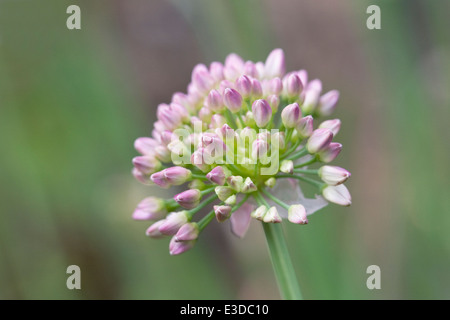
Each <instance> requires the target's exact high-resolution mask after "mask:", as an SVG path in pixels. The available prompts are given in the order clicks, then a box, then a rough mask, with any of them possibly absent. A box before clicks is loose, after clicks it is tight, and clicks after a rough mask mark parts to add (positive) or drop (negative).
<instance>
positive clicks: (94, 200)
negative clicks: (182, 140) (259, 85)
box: [0, 0, 450, 299]
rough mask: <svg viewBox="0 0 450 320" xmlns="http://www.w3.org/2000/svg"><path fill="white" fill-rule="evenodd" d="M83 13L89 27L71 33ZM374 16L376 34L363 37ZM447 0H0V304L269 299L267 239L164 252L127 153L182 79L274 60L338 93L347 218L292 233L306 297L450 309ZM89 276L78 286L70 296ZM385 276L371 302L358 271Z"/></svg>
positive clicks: (214, 237) (220, 240) (217, 236)
mask: <svg viewBox="0 0 450 320" xmlns="http://www.w3.org/2000/svg"><path fill="white" fill-rule="evenodd" d="M70 4H77V5H79V6H80V7H81V12H82V29H81V30H79V31H69V30H68V29H67V28H66V19H67V17H68V14H66V8H67V7H68V6H69V5H70ZM370 4H377V5H379V6H380V8H381V18H382V29H381V30H368V29H367V28H366V19H367V18H368V16H369V15H368V14H366V9H367V7H368V6H369V5H370ZM449 12H450V2H449V1H447V0H434V1H425V0H422V1H419V0H396V1H388V0H377V1H375V0H372V1H366V0H364V1H363V0H340V1H336V0H321V1H315V0H302V1H294V0H292V1H289V0H276V1H275V0H273V1H269V0H261V1H257V0H216V1H209V0H196V1H187V0H173V1H163V0H155V1H145V0H127V1H124V0H122V1H120V0H96V1H87V0H76V1H65V0H35V1H31V0H20V1H19V0H0V299H278V298H279V294H278V290H277V287H276V283H275V279H274V276H273V273H272V268H271V264H270V260H269V257H268V253H267V248H266V244H265V239H264V235H263V232H262V230H261V229H262V228H261V226H260V225H259V224H258V223H256V222H254V223H253V224H252V226H251V228H250V230H249V232H248V234H247V236H246V237H245V239H242V240H241V239H236V238H234V237H233V236H232V235H231V234H230V232H229V230H228V226H219V225H218V224H217V223H212V225H211V226H210V227H208V228H207V229H206V232H205V234H204V235H202V237H201V239H200V241H198V243H197V245H196V247H195V249H193V250H191V251H190V252H188V253H186V254H184V255H181V256H178V257H171V256H169V254H168V241H166V240H151V239H148V238H146V237H145V235H144V231H145V229H146V227H147V224H146V223H145V222H135V221H133V220H132V219H131V213H132V211H133V209H134V207H135V205H136V204H137V202H138V201H139V200H141V199H142V198H144V197H146V196H148V195H150V194H159V195H164V196H169V194H164V193H163V192H162V191H160V190H157V189H155V188H152V187H145V186H142V185H140V184H139V183H138V182H137V181H135V180H134V179H133V177H132V176H131V174H130V170H131V158H132V157H133V156H134V155H136V152H135V150H134V149H133V141H134V139H135V138H136V137H139V136H145V135H149V134H150V131H151V124H152V121H153V119H154V114H155V109H156V106H157V104H158V103H161V102H167V101H169V100H170V97H171V94H172V93H173V92H175V91H184V90H185V88H186V85H187V83H188V82H189V79H190V72H191V70H192V67H193V66H194V65H195V64H197V63H199V62H203V63H210V62H211V61H214V60H218V61H223V60H224V58H225V56H226V55H227V54H228V53H230V52H236V53H238V54H240V55H242V56H243V57H244V58H246V59H249V60H253V61H258V60H263V59H265V57H266V55H267V54H268V53H269V52H270V50H271V49H273V48H276V47H281V48H283V49H284V50H285V53H286V57H287V69H288V70H289V69H300V68H305V69H307V70H308V71H309V73H310V75H311V77H313V78H315V77H317V78H320V79H321V80H322V81H323V83H324V85H325V89H326V90H330V89H338V90H340V92H341V100H340V104H339V107H338V109H337V112H336V113H335V115H336V117H339V118H341V119H342V121H343V128H342V131H341V132H340V133H339V141H340V142H342V143H343V144H344V150H343V152H342V153H341V156H340V157H339V158H338V161H337V162H336V164H337V165H341V166H344V167H346V168H347V169H349V170H350V171H351V172H352V174H353V175H352V178H351V180H350V181H349V183H348V187H349V189H350V191H351V193H352V196H353V205H352V206H351V207H350V208H340V207H338V206H335V205H330V206H328V207H327V208H325V209H323V210H322V211H320V212H318V213H316V214H315V215H314V216H312V217H311V219H310V224H309V225H308V226H307V227H299V226H294V225H287V224H286V225H285V231H286V235H287V237H288V241H289V242H288V243H289V248H290V251H291V253H292V256H293V260H294V264H295V266H296V270H297V273H298V277H299V280H300V283H301V287H302V291H303V294H304V296H305V298H307V299H433V298H434V299H444V298H446V299H449V298H450V235H449V230H450V209H449V208H450V197H449V195H450V169H449V163H450V161H449V160H450V129H449V119H450V95H449V92H450V90H449V84H450V41H449V40H450V38H449V30H450V20H449V19H448V13H449ZM72 264H76V265H79V266H80V267H81V278H82V289H81V290H72V291H71V290H68V289H67V288H66V279H67V276H68V275H67V274H66V268H67V266H69V265H72ZM372 264H375V265H379V266H380V268H381V287H382V288H381V290H372V291H371V290H368V289H367V287H366V279H367V277H368V275H367V274H366V268H367V267H368V266H369V265H372Z"/></svg>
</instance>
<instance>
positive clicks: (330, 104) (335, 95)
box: [318, 90, 339, 117]
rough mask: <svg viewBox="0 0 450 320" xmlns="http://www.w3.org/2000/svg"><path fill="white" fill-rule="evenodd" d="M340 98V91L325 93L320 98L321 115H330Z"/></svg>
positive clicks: (319, 110) (319, 108)
mask: <svg viewBox="0 0 450 320" xmlns="http://www.w3.org/2000/svg"><path fill="white" fill-rule="evenodd" d="M338 100H339V91H337V90H331V91H329V92H327V93H325V94H324V95H323V96H322V97H320V100H319V107H318V113H319V115H320V116H325V117H326V116H329V115H330V114H332V113H333V111H334V109H336V105H337V102H338Z"/></svg>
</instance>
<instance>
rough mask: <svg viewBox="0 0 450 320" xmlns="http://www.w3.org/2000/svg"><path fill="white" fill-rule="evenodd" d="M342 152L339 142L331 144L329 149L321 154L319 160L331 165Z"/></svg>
mask: <svg viewBox="0 0 450 320" xmlns="http://www.w3.org/2000/svg"><path fill="white" fill-rule="evenodd" d="M341 150H342V144H340V143H338V142H331V143H330V144H329V145H328V147H326V148H325V149H324V150H322V151H321V152H319V160H320V161H322V162H325V163H330V162H331V161H333V160H334V159H336V157H337V156H338V155H339V153H340V152H341Z"/></svg>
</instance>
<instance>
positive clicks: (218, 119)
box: [209, 114, 227, 129]
mask: <svg viewBox="0 0 450 320" xmlns="http://www.w3.org/2000/svg"><path fill="white" fill-rule="evenodd" d="M226 122H227V120H226V119H225V117H224V116H222V115H221V114H213V116H212V117H211V123H210V124H209V126H210V127H211V128H213V129H216V128H222V127H223V125H224V124H225V123H226Z"/></svg>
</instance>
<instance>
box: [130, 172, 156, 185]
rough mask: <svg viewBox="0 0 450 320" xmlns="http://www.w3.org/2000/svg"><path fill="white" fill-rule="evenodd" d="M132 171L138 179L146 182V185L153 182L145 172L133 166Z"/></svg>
mask: <svg viewBox="0 0 450 320" xmlns="http://www.w3.org/2000/svg"><path fill="white" fill-rule="evenodd" d="M131 172H132V173H133V176H134V177H135V178H136V180H138V181H139V182H141V183H143V184H146V185H150V184H152V182H151V180H150V177H149V176H148V175H146V174H143V173H142V172H140V171H139V170H138V169H136V168H133V170H132V171H131Z"/></svg>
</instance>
